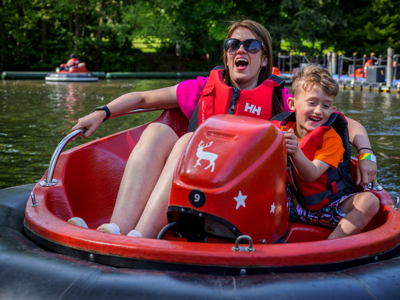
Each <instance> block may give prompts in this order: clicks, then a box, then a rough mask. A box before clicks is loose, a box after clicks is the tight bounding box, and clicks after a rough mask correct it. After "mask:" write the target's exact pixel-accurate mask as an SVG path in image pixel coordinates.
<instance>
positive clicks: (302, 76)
mask: <svg viewBox="0 0 400 300" xmlns="http://www.w3.org/2000/svg"><path fill="white" fill-rule="evenodd" d="M314 86H319V87H320V88H321V89H322V91H323V92H324V93H325V94H327V95H329V96H333V97H336V96H337V94H338V93H339V86H338V84H337V82H336V81H335V80H334V79H333V78H332V75H331V73H329V71H328V70H327V69H325V68H322V67H319V66H317V65H309V66H307V67H305V68H304V69H303V70H300V71H298V72H297V73H296V74H295V75H294V76H293V79H292V90H293V97H295V98H296V97H297V96H298V95H299V94H300V92H301V91H302V90H303V91H306V92H309V91H311V90H312V89H313V88H314Z"/></svg>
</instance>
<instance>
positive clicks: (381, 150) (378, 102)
mask: <svg viewBox="0 0 400 300" xmlns="http://www.w3.org/2000/svg"><path fill="white" fill-rule="evenodd" d="M177 83H179V80H175V79H171V80H166V79H163V80H157V79H152V80H144V79H142V80H139V79H137V80H129V79H124V80H100V81H99V82H95V83H46V82H45V81H44V80H43V81H42V80H19V81H17V80H15V81H13V80H2V81H1V82H0V189H2V188H6V187H11V186H18V185H22V184H28V183H34V182H37V181H38V180H39V179H40V178H41V177H42V175H43V174H44V173H45V171H46V169H47V167H48V164H49V161H50V158H51V155H52V153H53V151H54V149H55V148H56V147H57V145H58V143H59V142H60V141H61V140H62V138H63V137H64V136H65V135H66V134H68V133H69V132H70V131H71V128H72V127H73V125H74V124H76V122H77V119H78V118H80V117H83V116H84V115H86V114H88V113H91V112H92V111H93V110H94V108H95V107H96V106H99V105H105V104H107V103H108V102H110V101H111V100H113V99H115V98H116V97H118V96H120V95H122V94H124V93H128V92H133V91H145V90H152V89H157V88H162V87H166V86H172V85H175V84H177ZM335 105H336V106H337V107H338V109H339V111H341V112H343V113H344V114H345V115H346V116H349V117H351V118H354V119H356V120H359V121H360V122H361V123H362V124H363V125H364V126H365V128H366V129H367V131H368V133H369V136H370V140H371V143H372V145H373V148H374V150H375V154H376V156H377V157H378V168H379V172H378V179H379V182H380V183H381V184H382V185H383V187H384V188H385V189H386V190H387V191H388V192H389V193H390V194H391V196H392V197H395V196H397V195H399V194H400V193H399V192H400V179H399V171H400V151H399V147H400V138H399V137H400V94H387V93H376V92H365V91H353V90H344V91H343V90H342V91H340V93H339V95H338V97H337V98H336V101H335ZM159 114H160V113H159V112H152V113H145V114H136V115H130V116H124V117H120V118H116V119H113V120H110V121H107V122H106V123H104V124H103V125H102V126H101V127H100V129H99V130H98V131H97V132H96V133H95V134H94V135H93V136H92V137H91V138H90V140H92V139H96V138H100V137H103V136H106V135H110V134H112V133H115V132H118V131H121V130H125V129H128V128H131V127H134V126H137V125H140V124H143V123H146V122H149V121H151V120H153V119H155V118H156V117H157V116H158V115H159ZM87 141H88V140H81V139H76V140H74V141H71V142H70V143H69V144H68V146H67V147H66V149H68V148H70V147H74V146H77V145H79V144H81V143H84V142H87Z"/></svg>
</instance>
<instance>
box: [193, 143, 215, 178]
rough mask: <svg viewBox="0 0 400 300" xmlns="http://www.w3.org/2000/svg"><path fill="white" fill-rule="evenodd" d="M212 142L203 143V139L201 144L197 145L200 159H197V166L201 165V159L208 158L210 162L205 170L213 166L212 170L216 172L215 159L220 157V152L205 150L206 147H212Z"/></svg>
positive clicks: (197, 153)
mask: <svg viewBox="0 0 400 300" xmlns="http://www.w3.org/2000/svg"><path fill="white" fill-rule="evenodd" d="M212 143H213V142H211V143H209V144H203V141H201V142H200V144H199V145H198V146H197V152H196V156H197V157H198V158H199V159H198V160H197V161H196V164H195V167H197V166H201V164H200V161H201V160H202V159H204V160H208V161H209V162H210V164H209V165H208V166H207V167H206V168H204V170H207V169H208V168H209V167H211V172H214V167H215V160H216V159H217V158H218V154H215V153H211V152H206V151H203V150H204V148H207V147H210V146H211V145H212Z"/></svg>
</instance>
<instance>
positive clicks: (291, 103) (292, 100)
mask: <svg viewBox="0 0 400 300" xmlns="http://www.w3.org/2000/svg"><path fill="white" fill-rule="evenodd" d="M287 104H288V106H289V108H290V110H292V111H295V107H294V98H293V97H289V98H288V99H287Z"/></svg>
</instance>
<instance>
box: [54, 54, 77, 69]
mask: <svg viewBox="0 0 400 300" xmlns="http://www.w3.org/2000/svg"><path fill="white" fill-rule="evenodd" d="M79 63H80V61H79V60H78V59H76V57H75V54H73V53H72V54H71V55H70V56H69V60H68V62H67V63H66V64H61V65H60V70H59V72H61V71H62V70H65V71H67V72H68V71H69V70H70V69H73V68H77V67H78V66H79Z"/></svg>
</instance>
